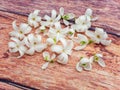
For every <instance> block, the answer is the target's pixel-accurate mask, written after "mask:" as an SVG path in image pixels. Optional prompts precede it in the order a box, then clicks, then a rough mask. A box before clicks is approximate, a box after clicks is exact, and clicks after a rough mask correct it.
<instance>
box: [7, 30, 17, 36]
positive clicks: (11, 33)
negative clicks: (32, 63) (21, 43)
mask: <svg viewBox="0 0 120 90" xmlns="http://www.w3.org/2000/svg"><path fill="white" fill-rule="evenodd" d="M9 35H10V36H11V37H19V33H18V31H12V32H10V33H9Z"/></svg>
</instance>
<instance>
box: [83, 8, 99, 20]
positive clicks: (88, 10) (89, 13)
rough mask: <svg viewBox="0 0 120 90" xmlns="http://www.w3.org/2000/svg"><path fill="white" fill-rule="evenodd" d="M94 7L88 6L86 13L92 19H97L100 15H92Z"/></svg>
mask: <svg viewBox="0 0 120 90" xmlns="http://www.w3.org/2000/svg"><path fill="white" fill-rule="evenodd" d="M92 13H93V11H92V9H90V8H88V9H87V10H86V11H85V15H86V16H88V17H90V19H91V21H96V20H97V19H98V17H94V18H93V16H92Z"/></svg>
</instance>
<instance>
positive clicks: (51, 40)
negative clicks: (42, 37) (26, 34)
mask: <svg viewBox="0 0 120 90" xmlns="http://www.w3.org/2000/svg"><path fill="white" fill-rule="evenodd" d="M46 42H47V44H49V45H52V44H55V43H56V42H54V40H53V39H52V38H48V39H47V40H46Z"/></svg>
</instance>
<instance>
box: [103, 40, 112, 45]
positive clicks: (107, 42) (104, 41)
mask: <svg viewBox="0 0 120 90" xmlns="http://www.w3.org/2000/svg"><path fill="white" fill-rule="evenodd" d="M111 42H112V40H101V44H103V45H106V46H108V45H110V43H111Z"/></svg>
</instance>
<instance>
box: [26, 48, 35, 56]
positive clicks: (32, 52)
mask: <svg viewBox="0 0 120 90" xmlns="http://www.w3.org/2000/svg"><path fill="white" fill-rule="evenodd" d="M26 53H27V54H29V55H33V54H34V53H35V49H34V48H33V47H32V48H30V49H29V50H27V51H26Z"/></svg>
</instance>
